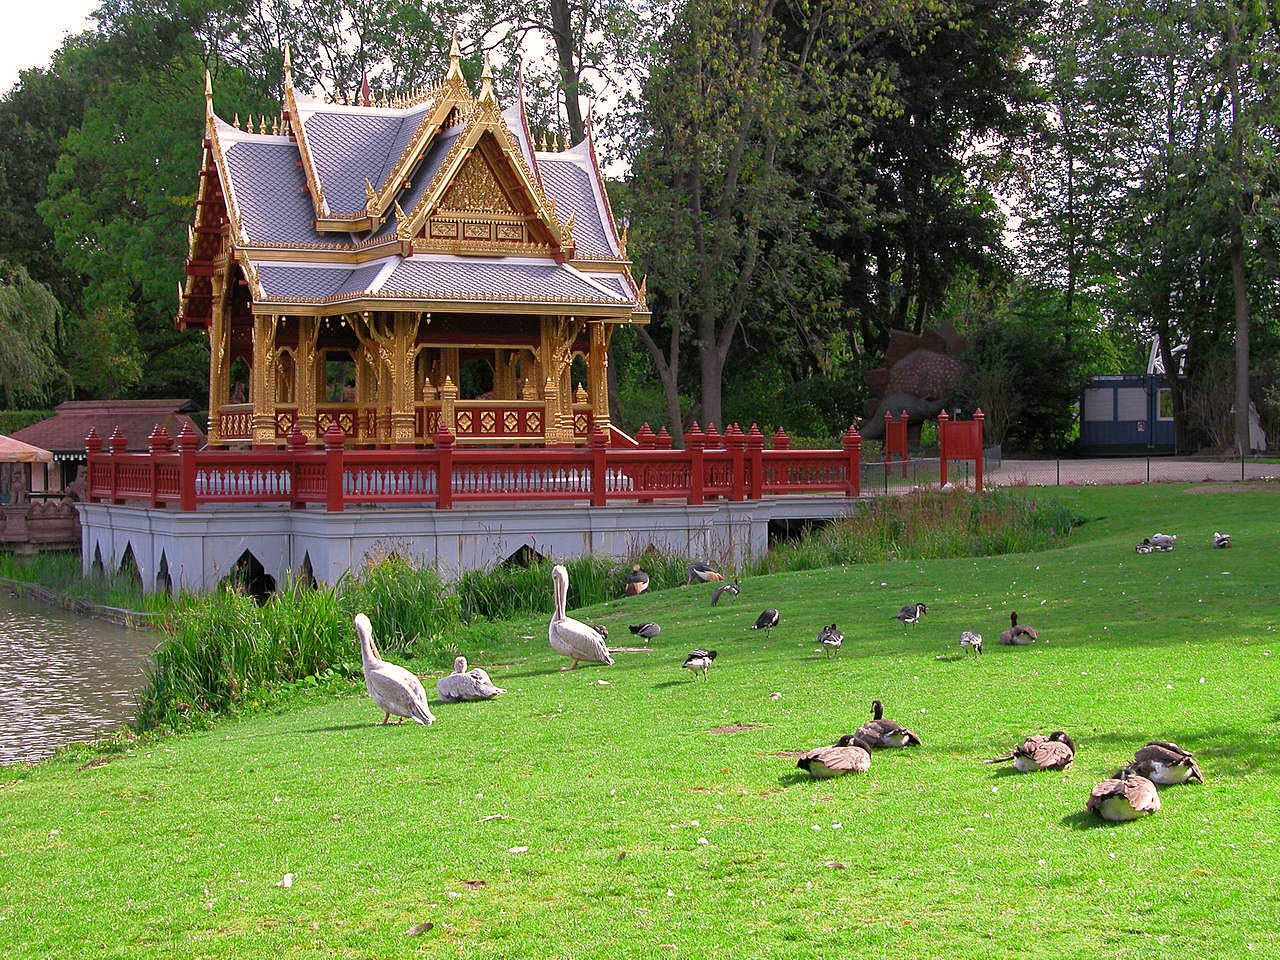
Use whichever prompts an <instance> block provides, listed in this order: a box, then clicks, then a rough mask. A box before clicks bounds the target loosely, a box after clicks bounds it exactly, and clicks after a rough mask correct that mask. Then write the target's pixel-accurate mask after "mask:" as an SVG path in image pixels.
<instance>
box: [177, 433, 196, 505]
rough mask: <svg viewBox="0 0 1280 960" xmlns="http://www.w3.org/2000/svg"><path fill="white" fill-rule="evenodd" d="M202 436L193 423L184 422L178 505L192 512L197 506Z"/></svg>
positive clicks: (179, 457)
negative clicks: (197, 462) (197, 480)
mask: <svg viewBox="0 0 1280 960" xmlns="http://www.w3.org/2000/svg"><path fill="white" fill-rule="evenodd" d="M199 445H200V438H199V437H198V436H196V432H195V430H193V429H191V424H190V423H189V422H188V423H184V424H183V425H182V430H181V432H179V434H178V506H179V507H180V508H182V510H184V511H187V512H191V511H194V510H195V508H196V447H198V446H199Z"/></svg>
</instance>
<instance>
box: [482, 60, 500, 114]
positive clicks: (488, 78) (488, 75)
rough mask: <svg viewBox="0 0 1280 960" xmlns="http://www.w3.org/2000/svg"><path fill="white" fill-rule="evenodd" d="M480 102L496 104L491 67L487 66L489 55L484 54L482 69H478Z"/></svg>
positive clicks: (496, 98)
mask: <svg viewBox="0 0 1280 960" xmlns="http://www.w3.org/2000/svg"><path fill="white" fill-rule="evenodd" d="M480 102H481V103H492V104H495V105H496V104H497V102H498V97H497V94H495V93H494V92H493V69H492V68H491V67H490V66H489V55H488V54H487V53H486V54H485V55H484V69H483V70H481V71H480Z"/></svg>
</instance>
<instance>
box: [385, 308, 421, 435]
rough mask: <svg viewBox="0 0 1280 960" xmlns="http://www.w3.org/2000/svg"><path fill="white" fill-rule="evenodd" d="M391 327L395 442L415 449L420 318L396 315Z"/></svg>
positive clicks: (389, 354) (389, 357) (389, 355)
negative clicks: (415, 362) (416, 352)
mask: <svg viewBox="0 0 1280 960" xmlns="http://www.w3.org/2000/svg"><path fill="white" fill-rule="evenodd" d="M387 326H388V327H389V328H390V329H389V331H388V332H389V333H390V336H389V337H388V338H386V339H387V343H386V351H387V360H388V362H387V366H388V367H390V370H388V373H389V374H390V376H391V442H392V443H394V444H395V445H396V446H404V447H411V446H413V438H414V434H415V433H416V432H417V431H416V430H415V429H414V427H415V418H414V400H415V397H414V393H415V390H414V382H413V360H414V351H413V348H414V343H415V342H416V341H417V339H418V315H417V314H416V313H393V314H392V315H391V321H390V323H389V324H387Z"/></svg>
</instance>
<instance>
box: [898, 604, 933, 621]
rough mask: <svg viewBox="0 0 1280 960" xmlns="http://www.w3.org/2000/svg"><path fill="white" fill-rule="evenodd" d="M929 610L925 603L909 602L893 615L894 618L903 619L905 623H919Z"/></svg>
mask: <svg viewBox="0 0 1280 960" xmlns="http://www.w3.org/2000/svg"><path fill="white" fill-rule="evenodd" d="M928 612H929V608H928V607H926V606H925V605H924V604H923V603H908V604H907V605H906V606H905V607H903V608H902V609H901V610H899V611H898V612H897V613H895V614H894V615H893V619H895V620H901V621H902V622H903V623H919V622H920V618H921V617H922V616H924V615H925V614H926V613H928Z"/></svg>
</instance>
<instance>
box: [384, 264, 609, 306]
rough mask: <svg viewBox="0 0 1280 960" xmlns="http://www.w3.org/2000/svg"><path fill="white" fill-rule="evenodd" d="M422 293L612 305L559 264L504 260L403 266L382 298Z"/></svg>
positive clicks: (394, 273)
mask: <svg viewBox="0 0 1280 960" xmlns="http://www.w3.org/2000/svg"><path fill="white" fill-rule="evenodd" d="M424 291H429V292H430V293H432V294H435V295H438V296H440V297H441V298H447V297H458V298H459V299H463V298H465V299H469V300H471V299H474V300H507V299H511V300H527V301H552V302H558V301H562V300H568V301H583V302H587V303H600V302H609V301H608V298H607V297H606V296H605V295H604V294H603V293H601V292H600V291H599V290H597V289H596V288H595V287H593V286H592V285H591V284H589V283H587V282H585V281H584V280H583V279H582V278H581V277H579V276H577V275H576V274H575V273H574V272H573V271H571V270H569V269H566V268H565V267H563V266H561V265H560V264H556V263H548V264H541V263H536V264H535V263H509V262H506V261H503V260H405V261H404V262H402V263H401V264H400V265H399V266H397V267H396V269H395V272H393V273H392V274H391V276H390V277H388V278H387V280H386V282H385V283H383V285H382V290H381V292H382V293H383V294H388V293H395V292H403V293H407V294H419V293H422V292H424ZM618 299H619V300H620V301H629V300H630V299H631V298H630V297H625V298H624V297H619V298H618Z"/></svg>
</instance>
